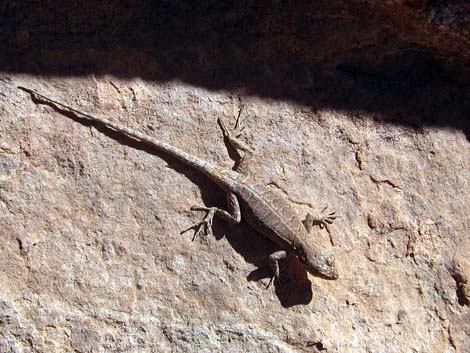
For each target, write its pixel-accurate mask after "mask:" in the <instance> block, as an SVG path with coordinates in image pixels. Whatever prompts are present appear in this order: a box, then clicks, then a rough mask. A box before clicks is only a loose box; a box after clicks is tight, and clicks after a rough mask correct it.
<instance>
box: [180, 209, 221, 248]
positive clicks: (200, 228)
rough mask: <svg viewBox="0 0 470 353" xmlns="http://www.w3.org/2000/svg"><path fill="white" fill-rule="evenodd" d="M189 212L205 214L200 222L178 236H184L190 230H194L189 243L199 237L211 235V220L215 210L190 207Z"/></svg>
mask: <svg viewBox="0 0 470 353" xmlns="http://www.w3.org/2000/svg"><path fill="white" fill-rule="evenodd" d="M191 211H206V212H207V214H206V216H205V217H204V219H203V220H202V221H200V222H197V223H194V224H192V225H191V226H190V227H189V228H187V229H185V230H183V231H182V232H180V234H184V233H186V232H188V231H190V230H191V229H194V235H193V239H192V240H191V241H194V240H195V239H196V237H197V236H199V235H203V236H207V235H210V234H212V220H213V218H214V215H215V211H216V208H214V207H201V206H192V207H191Z"/></svg>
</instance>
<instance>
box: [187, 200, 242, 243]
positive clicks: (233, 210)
mask: <svg viewBox="0 0 470 353" xmlns="http://www.w3.org/2000/svg"><path fill="white" fill-rule="evenodd" d="M227 206H228V212H227V211H225V210H222V209H220V208H217V207H204V206H192V207H191V211H205V212H207V213H206V216H205V217H204V219H203V220H202V221H200V222H197V223H194V224H192V225H191V226H190V227H189V228H187V229H185V230H183V231H182V232H181V233H180V234H183V233H186V232H187V231H189V230H191V229H194V236H193V239H192V240H193V241H194V239H196V237H197V236H198V235H209V234H212V221H213V218H214V216H218V217H220V218H222V219H225V220H226V221H229V222H230V223H239V222H240V221H241V218H242V215H241V211H240V204H239V203H238V199H237V196H236V195H235V194H234V193H232V192H228V193H227Z"/></svg>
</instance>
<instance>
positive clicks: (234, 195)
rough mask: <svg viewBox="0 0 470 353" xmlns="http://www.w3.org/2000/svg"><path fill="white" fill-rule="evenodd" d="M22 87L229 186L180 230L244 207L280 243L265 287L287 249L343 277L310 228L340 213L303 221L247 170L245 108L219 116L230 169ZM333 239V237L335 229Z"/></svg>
mask: <svg viewBox="0 0 470 353" xmlns="http://www.w3.org/2000/svg"><path fill="white" fill-rule="evenodd" d="M18 88H19V89H21V90H23V91H25V92H27V93H29V94H30V96H31V99H32V100H33V101H34V102H35V103H39V104H47V105H50V106H51V107H53V108H54V109H56V110H58V111H59V112H62V113H63V112H64V109H65V111H68V112H69V113H70V112H71V113H73V114H74V115H76V116H79V117H82V118H86V119H88V120H91V121H93V122H94V123H98V124H101V125H104V126H105V127H107V128H109V129H112V130H115V131H117V132H119V133H122V134H124V135H126V136H128V137H130V138H132V139H135V140H137V141H140V142H142V143H144V144H147V145H149V146H152V147H153V148H156V149H157V150H160V151H163V152H164V153H166V154H168V155H170V156H172V157H174V158H176V159H178V160H180V161H181V162H183V163H184V164H186V165H187V166H190V167H192V168H194V169H196V170H197V171H199V172H201V173H203V174H205V175H206V176H207V177H208V178H209V179H210V180H212V181H213V182H214V183H215V184H216V185H217V186H218V187H220V188H221V189H222V190H224V191H225V192H226V198H227V206H228V210H223V209H220V208H217V207H206V206H192V207H191V211H204V212H206V215H205V217H204V218H203V219H202V221H200V222H197V223H194V224H192V225H191V226H190V227H189V228H187V229H186V230H184V231H182V232H181V233H184V232H187V231H189V230H194V236H193V240H194V238H195V237H197V236H198V235H208V234H210V233H211V232H212V231H211V228H212V222H213V218H214V216H217V217H220V218H222V219H224V220H226V221H228V222H231V223H235V224H236V223H239V222H240V221H241V219H242V210H243V217H244V219H245V220H246V221H247V223H248V224H249V225H250V226H251V227H252V228H253V229H254V230H255V231H257V232H258V233H261V234H262V235H264V236H265V237H267V238H269V239H270V240H271V241H273V242H274V243H276V244H277V245H278V246H279V247H280V248H281V250H278V251H275V252H274V253H272V254H271V255H270V256H269V267H270V268H271V270H272V277H271V278H270V281H269V283H268V284H267V286H266V288H268V287H269V286H270V285H271V283H273V281H276V283H281V279H280V267H279V261H281V260H283V259H285V258H286V257H287V256H288V254H293V255H295V256H297V258H298V259H299V261H300V263H301V264H302V265H303V267H304V268H305V269H306V270H307V271H308V272H310V273H311V274H313V275H316V276H319V277H321V278H325V279H330V280H335V279H338V278H339V276H338V271H337V268H336V265H335V261H334V259H333V258H332V257H331V256H328V255H326V254H325V253H324V251H323V250H322V249H321V248H320V247H319V246H318V245H316V244H315V243H314V242H312V241H311V239H309V236H310V235H309V233H310V230H311V229H312V227H313V226H315V225H317V226H320V227H321V228H326V229H327V230H328V232H330V231H329V225H330V224H332V222H333V221H334V219H335V218H336V213H335V212H334V211H326V212H325V210H326V207H325V208H324V209H323V211H321V212H320V213H318V214H312V213H310V212H308V213H307V215H306V218H305V220H303V221H301V220H300V218H299V216H298V214H297V212H296V210H295V209H294V208H293V207H292V206H291V205H290V204H289V202H288V201H287V200H286V198H285V197H283V195H280V194H279V193H277V192H275V191H274V190H272V188H269V187H267V186H264V185H261V184H259V183H256V182H254V181H253V178H252V176H251V175H250V172H249V164H250V160H252V159H253V157H254V155H255V151H254V150H253V149H252V148H251V147H249V146H248V145H247V144H246V143H244V142H243V141H242V140H241V139H240V137H241V135H242V132H243V130H244V128H245V126H244V124H243V123H242V122H241V119H240V115H241V109H240V111H239V114H238V117H237V120H236V122H235V124H234V127H233V128H232V129H228V128H227V127H226V124H225V122H224V120H223V119H222V118H220V117H219V118H218V120H217V121H218V124H219V126H220V128H221V130H222V134H223V137H224V138H225V139H226V140H227V141H228V142H229V144H230V145H231V146H232V147H233V148H234V149H235V151H236V152H237V154H238V157H239V160H238V161H237V163H236V164H235V167H234V168H233V169H227V168H222V167H220V166H217V165H215V164H213V163H210V162H207V161H205V160H203V159H200V158H197V157H195V156H193V155H190V154H189V153H186V152H184V151H183V150H180V149H179V148H176V147H175V146H172V145H170V144H168V143H166V142H163V141H161V140H159V139H157V138H154V137H151V136H149V135H146V134H144V133H142V132H139V131H137V130H134V129H131V128H129V127H126V126H124V125H121V124H119V123H116V122H114V121H111V120H107V119H105V118H103V117H99V116H93V115H91V114H88V113H86V112H83V111H80V110H78V109H75V108H72V107H70V106H68V105H65V104H63V103H60V102H57V101H55V100H53V99H51V98H48V97H46V96H44V95H42V94H40V93H38V92H36V91H34V90H32V89H29V88H26V87H22V86H18ZM330 240H331V241H332V238H331V234H330ZM332 243H333V242H332Z"/></svg>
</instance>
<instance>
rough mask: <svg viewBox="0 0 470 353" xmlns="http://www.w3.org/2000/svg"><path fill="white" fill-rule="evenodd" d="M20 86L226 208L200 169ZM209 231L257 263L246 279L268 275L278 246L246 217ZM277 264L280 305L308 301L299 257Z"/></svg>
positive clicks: (38, 101) (307, 283) (218, 224)
mask: <svg viewBox="0 0 470 353" xmlns="http://www.w3.org/2000/svg"><path fill="white" fill-rule="evenodd" d="M20 89H21V90H23V91H25V92H26V93H27V94H29V95H30V96H31V99H32V100H33V102H34V103H36V104H43V105H47V106H50V107H51V108H53V109H55V110H56V111H58V112H59V113H61V114H63V115H64V116H66V117H68V118H70V119H72V120H73V121H75V122H77V123H79V124H81V125H83V126H93V127H94V128H95V129H96V130H98V131H99V132H101V133H103V134H104V135H106V136H108V137H109V138H111V139H113V140H116V141H117V142H119V143H120V144H122V145H124V146H128V147H131V148H134V149H138V150H141V151H145V152H147V153H150V154H153V155H155V156H157V157H159V158H161V159H163V160H164V161H165V162H166V163H167V164H168V166H169V167H170V168H172V169H174V170H175V171H177V172H179V173H181V174H184V175H185V176H186V177H187V178H188V179H190V180H191V181H192V182H193V183H194V184H196V185H198V187H199V188H200V190H201V194H202V198H203V201H204V204H205V205H208V206H216V207H219V208H222V209H226V208H227V204H226V201H225V198H226V197H225V193H224V192H223V191H222V190H221V189H218V188H214V183H213V182H212V181H211V180H210V179H208V178H207V177H206V176H205V175H203V174H202V173H201V172H199V171H197V170H194V169H192V168H190V167H188V166H187V165H185V164H184V163H183V162H180V161H178V160H177V159H176V158H174V157H171V156H169V155H168V154H166V153H165V152H162V151H160V150H158V149H156V148H154V147H152V146H149V145H147V144H145V143H144V142H141V141H139V140H136V139H134V138H131V137H129V136H127V135H125V134H124V133H120V132H117V131H115V130H113V129H111V128H108V127H106V126H105V125H103V124H101V123H98V122H95V121H92V120H89V119H86V118H84V117H81V116H79V115H78V114H76V113H74V112H71V111H69V110H67V109H65V108H61V107H59V106H57V105H56V104H54V103H51V102H48V101H47V100H43V99H42V98H40V97H37V96H36V95H35V94H32V93H31V92H28V90H27V89H26V90H25V89H24V88H20ZM242 214H243V208H242ZM196 217H197V216H196ZM200 217H201V218H200V219H202V218H203V213H200ZM227 230H228V231H227ZM212 232H213V235H214V237H215V238H216V239H217V240H220V239H222V238H224V237H225V238H226V239H227V240H228V242H229V243H230V245H231V246H232V247H233V248H234V250H235V251H237V252H238V253H239V254H240V255H242V256H243V258H244V259H245V261H247V262H248V263H251V264H253V265H255V266H256V267H257V269H256V270H254V271H253V272H252V273H251V274H250V275H249V276H248V280H250V281H252V280H255V281H260V280H262V279H263V278H270V277H271V270H270V268H269V266H268V258H269V255H270V254H272V253H273V252H275V251H277V250H280V248H279V247H278V246H277V245H275V244H274V243H272V242H271V241H269V240H268V239H266V238H265V237H264V236H262V235H261V234H258V233H256V232H255V231H254V230H253V229H252V228H251V227H250V226H249V225H248V224H247V223H246V222H245V221H242V222H241V223H240V224H237V225H229V224H224V223H223V222H220V221H219V220H218V219H217V217H215V218H214V224H213V227H212ZM184 234H186V235H184ZM184 234H183V236H187V237H188V242H189V241H190V239H191V238H192V239H193V240H197V239H198V238H197V237H196V238H194V237H193V234H194V231H193V230H189V231H188V232H186V231H185V232H184ZM20 249H21V243H20ZM220 262H221V265H222V262H223V260H222V259H221V261H220ZM280 266H281V270H282V283H277V282H275V283H274V285H275V287H276V295H277V296H278V298H279V300H280V302H281V305H282V306H284V307H291V306H294V305H299V304H308V303H309V302H310V301H311V299H312V289H311V282H310V281H309V280H308V278H307V272H306V270H305V269H304V267H303V266H302V265H301V263H300V262H299V260H298V259H297V258H296V257H295V256H293V255H291V256H288V258H287V259H286V260H282V261H281V262H280Z"/></svg>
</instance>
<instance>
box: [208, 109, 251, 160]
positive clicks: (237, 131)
mask: <svg viewBox="0 0 470 353" xmlns="http://www.w3.org/2000/svg"><path fill="white" fill-rule="evenodd" d="M242 110H243V107H242V108H240V111H239V112H238V117H237V121H236V122H235V125H234V126H233V128H232V129H229V128H227V126H226V125H225V122H224V120H223V119H222V118H218V119H217V122H218V123H219V125H220V128H221V129H222V134H223V135H224V138H226V139H227V140H228V141H229V142H230V144H231V145H232V146H233V147H235V148H236V149H237V150H241V151H244V152H248V153H253V152H254V151H253V150H252V149H251V148H250V147H249V146H248V145H247V144H245V143H244V142H242V141H241V140H240V139H239V137H240V136H241V135H242V133H243V130H245V124H244V120H242V119H241V118H240V117H241V113H242Z"/></svg>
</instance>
